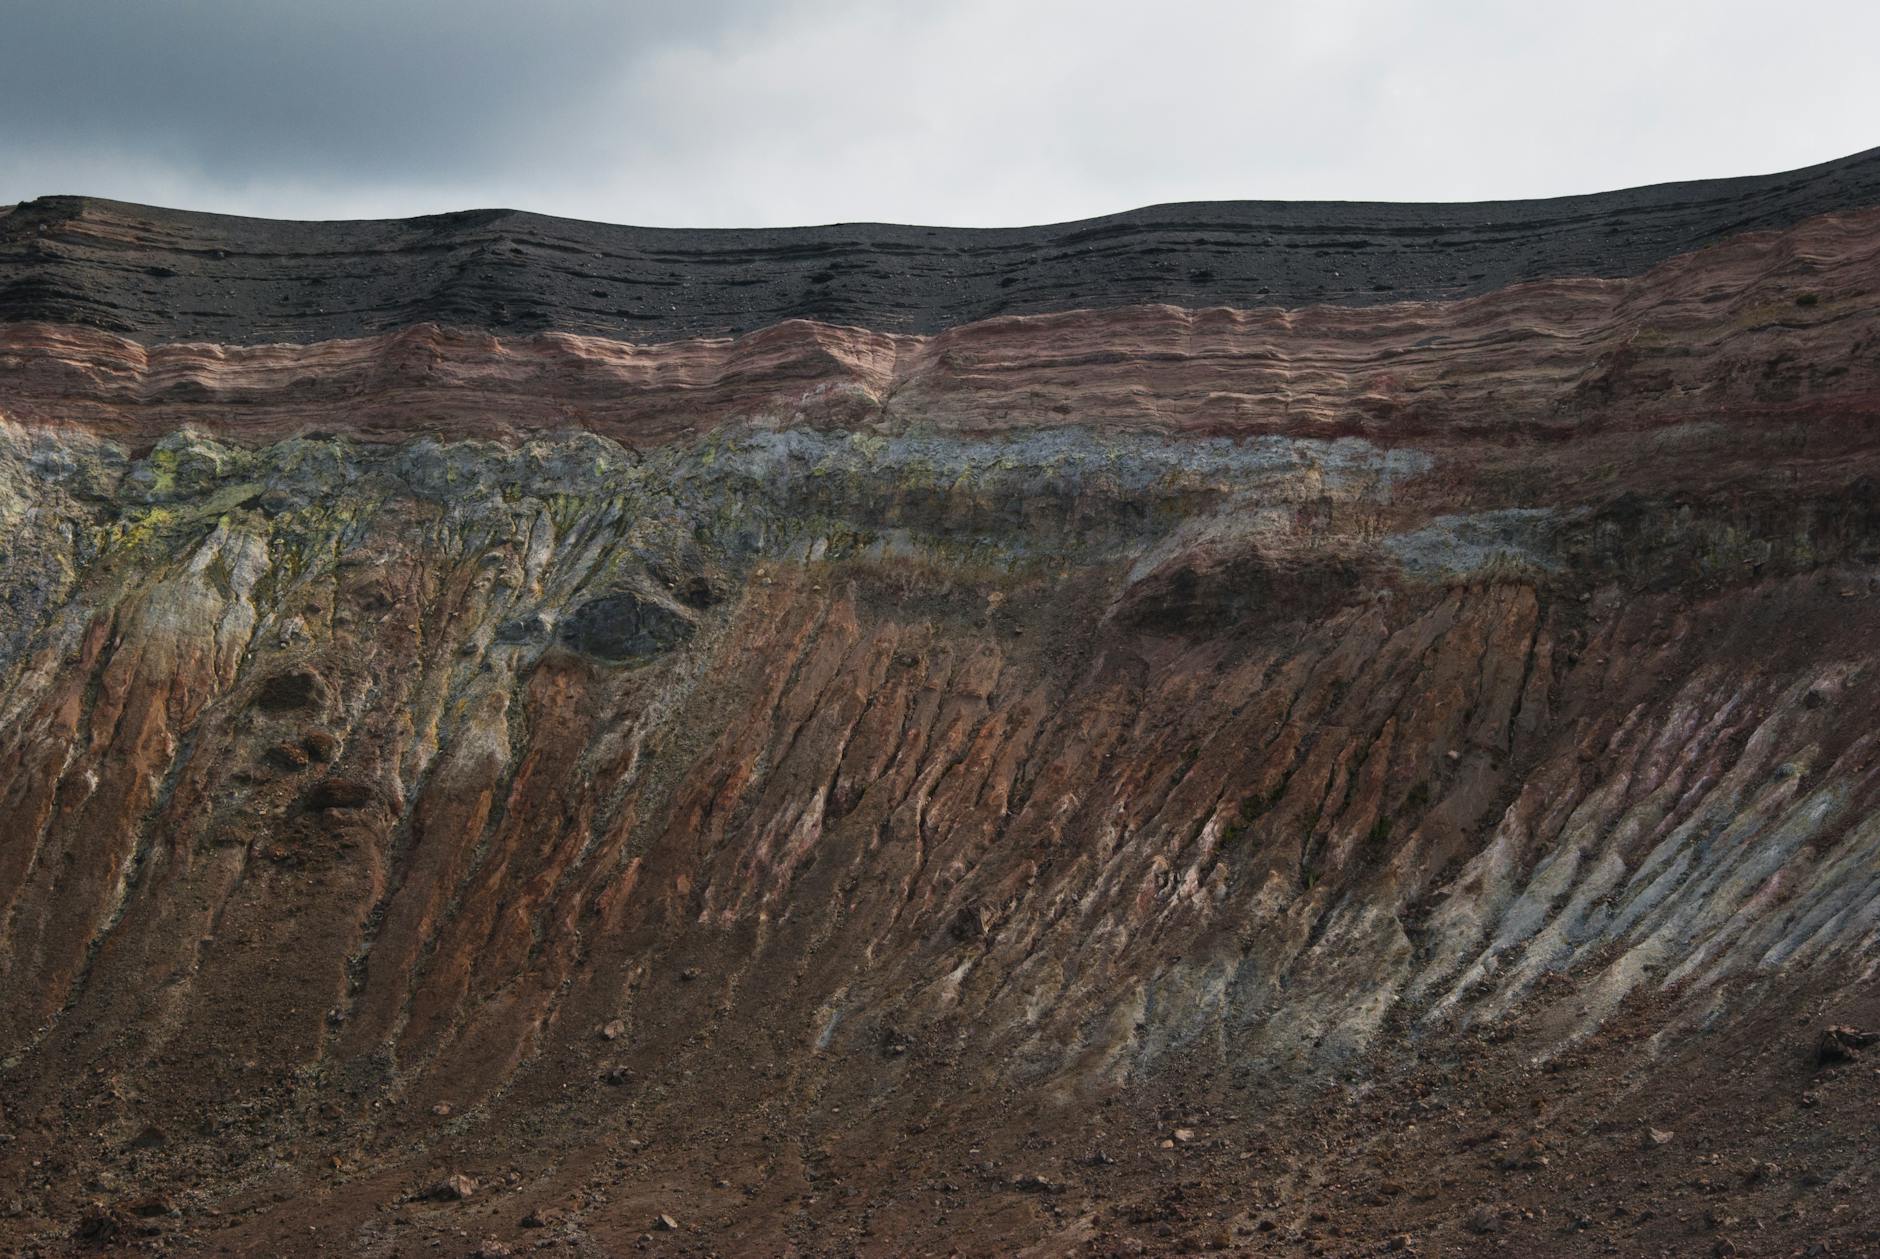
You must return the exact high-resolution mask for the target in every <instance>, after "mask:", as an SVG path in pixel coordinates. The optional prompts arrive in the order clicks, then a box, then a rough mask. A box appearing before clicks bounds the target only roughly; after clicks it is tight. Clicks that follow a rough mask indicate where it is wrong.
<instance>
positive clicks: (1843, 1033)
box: [1815, 1025, 1880, 1067]
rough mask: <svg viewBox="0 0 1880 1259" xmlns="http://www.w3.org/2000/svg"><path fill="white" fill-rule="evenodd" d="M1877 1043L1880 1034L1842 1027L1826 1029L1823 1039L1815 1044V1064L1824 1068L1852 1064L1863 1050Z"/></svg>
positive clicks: (1823, 1032)
mask: <svg viewBox="0 0 1880 1259" xmlns="http://www.w3.org/2000/svg"><path fill="white" fill-rule="evenodd" d="M1877 1041H1880V1032H1863V1031H1861V1030H1860V1029H1859V1028H1854V1027H1846V1026H1842V1025H1837V1026H1834V1027H1829V1028H1824V1029H1823V1030H1822V1033H1821V1039H1820V1040H1819V1041H1817V1042H1816V1043H1815V1062H1816V1063H1817V1064H1819V1065H1820V1066H1824V1067H1831V1066H1835V1065H1837V1064H1839V1063H1843V1062H1852V1061H1853V1060H1854V1059H1856V1058H1858V1057H1860V1054H1861V1051H1862V1050H1864V1049H1867V1048H1868V1047H1870V1046H1871V1045H1873V1044H1874V1043H1875V1042H1877Z"/></svg>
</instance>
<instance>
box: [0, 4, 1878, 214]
mask: <svg viewBox="0 0 1880 1259" xmlns="http://www.w3.org/2000/svg"><path fill="white" fill-rule="evenodd" d="M1563 9H1565V10H1570V11H1566V12H1563V11H1562V10H1563ZM1875 49H1880V7H1876V6H1873V5H1871V4H1867V3H1853V2H1837V3H1820V4H1815V5H1806V4H1792V5H1789V6H1785V7H1783V8H1782V9H1781V10H1779V11H1778V10H1774V9H1772V8H1770V7H1769V6H1767V5H1765V4H1759V3H1758V4H1752V3H1748V2H1746V0H1707V2H1703V3H1697V2H1683V0H1661V2H1658V3H1653V2H1651V0H1630V2H1628V3H1619V2H1617V0H1582V3H1579V4H1576V5H1573V6H1540V5H1513V4H1506V3H1500V2H1499V0H1495V2H1491V0H1447V2H1442V3H1438V2H1437V0H1426V2H1423V3H1408V2H1405V0H1275V2H1267V3H1254V2H1252V0H1164V2H1163V3H1160V4H1157V5H1147V4H1142V3H1140V0H1129V2H1127V3H1125V2H1123V0H1078V2H1073V0H953V2H952V3H946V4H940V3H931V2H929V3H908V2H901V0H873V2H867V3H864V2H860V0H855V2H847V0H770V2H765V0H721V2H717V3H712V2H706V0H691V2H690V3H688V2H685V0H676V2H672V3H653V2H650V0H535V2H533V3H527V4H518V3H514V2H513V0H509V2H506V3H502V2H497V0H454V2H450V3H446V2H444V0H403V2H400V0H377V2H373V0H292V2H289V0H92V2H91V3H74V0H62V2H61V0H10V2H9V3H8V4H6V6H5V8H4V9H3V10H0V202H5V201H10V200H14V199H21V198H27V197H32V196H38V195H43V194H46V193H52V192H85V193H92V194H96V195H102V196H114V197H120V198H124V199H128V200H140V201H152V202H159V203H164V204H180V205H186V206H192V207H196V208H204V209H219V210H225V211H229V212H235V213H258V214H268V215H279V216H289V217H344V216H357V215H371V216H379V215H395V214H412V213H421V212H427V211H434V210H443V209H455V208H463V207H466V206H472V205H513V206H520V207H523V208H528V209H536V210H542V211H545V212H549V213H558V214H571V215H577V216H581V217H589V218H602V219H610V220H615V221H632V222H652V223H672V224H691V225H701V226H709V225H728V224H758V223H780V222H813V221H830V220H834V219H857V218H874V219H896V220H903V221H907V220H913V221H926V222H942V223H1018V222H1039V221H1049V220H1055V219H1064V218H1073V217H1080V216H1084V215H1090V214H1097V213H1104V212H1108V211H1111V210H1117V209H1123V208H1128V207H1131V206H1135V205H1142V204H1147V203H1151V202H1156V201H1169V200H1183V199H1191V198H1209V197H1331V198H1353V197H1375V198H1401V199H1434V200H1445V199H1470V198H1479V197H1489V196H1536V195H1549V194H1556V193H1562V192H1574V191H1592V190H1595V189H1599V188H1607V187H1615V186H1621V185H1625V184H1632V183H1641V182H1651V181H1655V180H1660V179H1673V178H1694V177H1700V176H1704V175H1720V174H1744V173H1750V172H1753V171H1762V170H1774V169H1781V168H1785V167H1789V166H1796V165H1801V164H1805V163H1808V162H1813V161H1819V160H1823V159H1826V158H1829V157H1833V156H1838V155H1841V154H1844V153H1847V152H1853V151H1856V150H1858V149H1861V148H1865V147H1868V146H1871V145H1873V144H1875V143H1880V130H1876V123H1880V73H1875V70H1876V69H1877V68H1880V67H1876V66H1875V65H1874V64H1873V62H1874V60H1875V57H1876V54H1875V52H1874V50H1875Z"/></svg>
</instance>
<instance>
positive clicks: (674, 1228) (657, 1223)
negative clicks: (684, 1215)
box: [653, 1215, 679, 1233]
mask: <svg viewBox="0 0 1880 1259" xmlns="http://www.w3.org/2000/svg"><path fill="white" fill-rule="evenodd" d="M653 1226H654V1227H655V1228H657V1229H659V1230H660V1231H661V1232H665V1233H676V1232H678V1231H679V1221H677V1220H675V1219H673V1218H672V1217H671V1216H670V1215H662V1216H660V1217H659V1218H658V1219H657V1220H654V1221H653Z"/></svg>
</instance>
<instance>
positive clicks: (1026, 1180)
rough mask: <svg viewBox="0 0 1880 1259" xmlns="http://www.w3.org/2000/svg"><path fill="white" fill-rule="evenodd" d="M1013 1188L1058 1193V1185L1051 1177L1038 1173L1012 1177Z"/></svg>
mask: <svg viewBox="0 0 1880 1259" xmlns="http://www.w3.org/2000/svg"><path fill="white" fill-rule="evenodd" d="M1012 1188H1014V1189H1017V1190H1019V1191H1021V1192H1023V1193H1056V1192H1057V1191H1058V1186H1057V1185H1055V1184H1054V1183H1052V1182H1051V1181H1050V1180H1049V1179H1047V1178H1046V1177H1043V1176H1039V1175H1037V1174H1036V1173H1026V1174H1025V1175H1023V1176H1014V1177H1013V1178H1012Z"/></svg>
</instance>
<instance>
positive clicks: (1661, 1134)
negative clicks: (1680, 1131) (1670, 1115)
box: [1645, 1128, 1677, 1149]
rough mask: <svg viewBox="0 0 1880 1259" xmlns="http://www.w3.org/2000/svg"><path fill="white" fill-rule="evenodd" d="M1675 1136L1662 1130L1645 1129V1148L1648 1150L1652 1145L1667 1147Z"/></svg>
mask: <svg viewBox="0 0 1880 1259" xmlns="http://www.w3.org/2000/svg"><path fill="white" fill-rule="evenodd" d="M1676 1135H1677V1134H1676V1133H1673V1132H1666V1131H1665V1130H1664V1129H1663V1128H1647V1129H1645V1146H1646V1148H1647V1149H1649V1148H1651V1147H1652V1146H1654V1145H1669V1144H1671V1138H1672V1137H1674V1136H1676Z"/></svg>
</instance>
